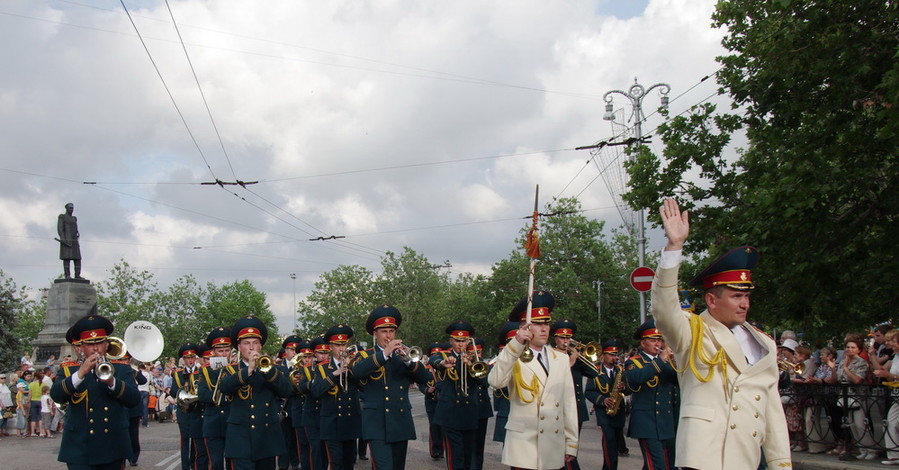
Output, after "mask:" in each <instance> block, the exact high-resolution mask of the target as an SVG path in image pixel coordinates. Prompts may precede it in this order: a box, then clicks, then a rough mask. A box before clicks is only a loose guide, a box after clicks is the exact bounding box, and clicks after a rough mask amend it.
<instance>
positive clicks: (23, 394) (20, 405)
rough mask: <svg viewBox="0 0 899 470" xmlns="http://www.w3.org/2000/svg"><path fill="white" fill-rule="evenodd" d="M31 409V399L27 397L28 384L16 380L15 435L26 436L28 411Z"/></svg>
mask: <svg viewBox="0 0 899 470" xmlns="http://www.w3.org/2000/svg"><path fill="white" fill-rule="evenodd" d="M30 410H31V399H29V398H28V386H26V385H25V382H16V436H19V437H28V412H29V411H30Z"/></svg>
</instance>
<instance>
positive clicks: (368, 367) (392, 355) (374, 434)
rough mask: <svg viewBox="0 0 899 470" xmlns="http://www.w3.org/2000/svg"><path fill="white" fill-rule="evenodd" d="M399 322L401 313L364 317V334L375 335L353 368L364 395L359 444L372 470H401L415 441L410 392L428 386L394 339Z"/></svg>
mask: <svg viewBox="0 0 899 470" xmlns="http://www.w3.org/2000/svg"><path fill="white" fill-rule="evenodd" d="M402 321H403V317H402V315H401V314H400V311H399V310H398V309H397V308H396V307H394V306H391V305H381V306H380V307H377V308H375V309H374V310H372V312H371V313H370V314H369V315H368V319H367V320H366V322H365V330H366V331H367V332H368V333H369V334H370V335H372V336H373V338H374V345H372V347H371V349H367V350H364V351H360V352H359V355H360V357H361V359H360V360H359V361H358V362H356V364H355V366H353V375H354V376H355V377H358V378H359V388H360V390H361V391H362V393H363V394H364V396H365V409H364V410H363V411H362V423H363V424H362V439H364V440H367V441H368V443H369V444H368V445H369V448H370V449H371V458H372V466H373V467H374V468H376V469H378V470H403V469H404V468H405V467H406V450H407V448H408V445H409V441H410V440H412V439H415V438H416V437H415V436H416V434H415V423H414V422H413V420H412V404H411V402H410V401H409V388H411V387H412V385H413V384H427V382H428V379H430V378H431V374H430V372H429V371H428V370H427V369H425V367H424V365H423V364H421V361H419V360H415V361H413V358H412V357H411V356H412V354H411V350H410V349H409V347H408V346H406V345H404V344H403V340H401V339H398V338H397V337H396V330H397V328H399V326H400V324H401V323H402Z"/></svg>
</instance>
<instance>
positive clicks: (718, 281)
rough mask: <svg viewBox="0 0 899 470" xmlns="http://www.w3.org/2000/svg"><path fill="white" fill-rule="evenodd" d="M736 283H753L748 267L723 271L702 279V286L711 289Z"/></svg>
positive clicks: (748, 284) (749, 284)
mask: <svg viewBox="0 0 899 470" xmlns="http://www.w3.org/2000/svg"><path fill="white" fill-rule="evenodd" d="M732 284H735V285H737V286H739V285H740V284H745V285H747V287H748V286H751V285H752V276H751V275H750V272H749V270H748V269H734V270H732V271H723V272H720V273H716V274H712V275H711V276H708V277H706V278H704V279H703V280H702V288H703V289H711V288H712V287H715V286H727V285H732Z"/></svg>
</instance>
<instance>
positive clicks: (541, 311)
mask: <svg viewBox="0 0 899 470" xmlns="http://www.w3.org/2000/svg"><path fill="white" fill-rule="evenodd" d="M527 319H528V314H527V311H524V312H521V315H520V316H519V317H518V321H527ZM550 319H552V316H550V314H549V308H547V307H537V308H533V309H531V322H539V321H542V322H547V321H549V320H550Z"/></svg>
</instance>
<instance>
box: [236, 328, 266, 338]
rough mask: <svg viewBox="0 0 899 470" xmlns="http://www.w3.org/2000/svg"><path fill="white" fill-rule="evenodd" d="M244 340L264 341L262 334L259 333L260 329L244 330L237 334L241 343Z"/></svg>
mask: <svg viewBox="0 0 899 470" xmlns="http://www.w3.org/2000/svg"><path fill="white" fill-rule="evenodd" d="M244 338H259V339H262V332H260V331H259V328H253V327H250V328H244V329H242V330H240V332H239V333H237V340H238V341H240V340H242V339H244Z"/></svg>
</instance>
